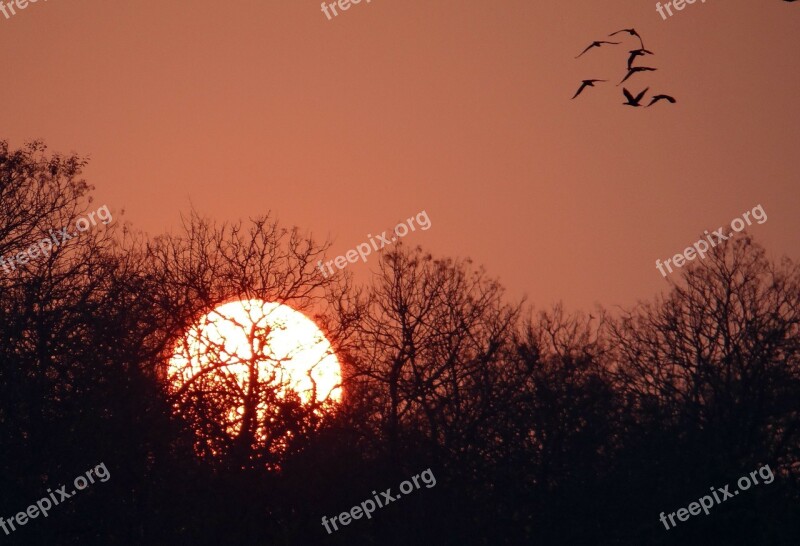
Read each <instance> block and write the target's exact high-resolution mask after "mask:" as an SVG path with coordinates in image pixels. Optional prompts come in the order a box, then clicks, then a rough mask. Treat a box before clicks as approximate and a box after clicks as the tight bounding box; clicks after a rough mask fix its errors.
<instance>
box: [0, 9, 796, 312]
mask: <svg viewBox="0 0 800 546" xmlns="http://www.w3.org/2000/svg"><path fill="white" fill-rule="evenodd" d="M631 26H633V27H635V28H636V29H637V30H638V31H639V32H640V33H641V34H642V36H643V38H644V42H645V46H646V47H647V48H648V49H651V50H653V51H654V52H655V55H654V56H652V57H648V58H647V59H646V65H647V66H654V67H657V68H658V71H657V72H654V73H648V74H645V75H636V76H634V77H633V78H631V80H629V81H628V82H626V83H625V86H626V87H627V88H628V89H630V90H631V91H634V92H638V91H640V90H642V89H644V88H645V87H647V86H649V87H650V91H651V93H668V94H670V95H674V96H675V97H676V98H677V99H678V103H677V104H675V105H670V104H667V103H659V104H658V105H656V106H654V107H653V108H650V109H641V108H640V109H634V108H628V107H623V106H622V105H621V103H622V102H623V96H622V92H621V89H622V87H616V86H615V84H616V83H617V82H618V81H619V80H620V79H621V78H622V77H623V76H624V75H625V61H626V59H627V51H628V50H629V49H633V48H634V46H635V45H637V43H638V42H636V40H635V39H634V38H632V37H629V36H626V37H623V40H624V43H623V44H622V45H620V46H611V47H608V48H605V47H604V48H602V49H600V50H595V51H592V52H590V53H587V54H586V55H584V56H583V57H581V58H580V59H578V60H575V59H574V57H575V55H577V54H578V53H579V52H580V51H581V50H582V49H583V48H584V47H586V46H587V45H588V44H589V43H590V42H591V41H592V40H599V39H607V35H608V34H609V33H610V32H612V31H615V30H618V29H621V28H625V27H631ZM799 31H800V5H799V4H797V3H786V2H782V1H779V0H760V1H758V2H756V1H753V0H724V1H722V0H708V1H707V2H705V3H700V2H696V3H695V4H693V5H687V6H686V8H685V9H684V10H682V11H680V12H676V14H675V15H674V16H673V17H671V18H670V19H668V20H666V21H662V19H661V17H660V16H659V15H658V14H657V12H656V10H655V2H653V1H650V0H637V1H634V0H625V1H614V2H596V1H590V0H582V1H579V2H531V1H523V0H505V1H502V2H477V1H474V0H471V1H455V0H427V1H423V0H402V1H399V0H372V2H371V3H369V4H368V3H366V1H362V2H361V3H360V4H358V5H354V6H352V7H351V8H350V9H349V10H348V11H346V12H343V13H341V14H340V15H339V16H338V17H336V18H334V19H333V20H330V21H329V20H328V19H327V18H326V16H325V15H324V14H323V13H322V11H321V9H320V2H318V1H314V0H291V1H288V2H276V1H275V0H268V1H266V2H264V1H256V0H246V1H243V0H237V1H233V2H218V1H210V0H193V1H192V2H188V1H183V2H108V1H101V0H90V1H82V2H72V1H65V0H50V1H49V2H43V1H39V2H37V3H36V4H30V5H29V6H28V7H27V8H26V9H25V10H22V11H19V12H18V13H17V14H16V15H14V16H13V17H11V18H9V19H6V18H4V17H3V16H2V15H0V50H1V51H2V55H3V65H4V74H5V77H4V78H3V83H2V85H0V104H1V105H2V106H0V138H8V139H9V140H10V143H11V145H12V147H19V146H21V145H22V144H23V143H24V142H25V141H27V140H31V139H35V138H40V139H43V140H45V141H46V143H47V144H48V145H49V146H50V148H51V150H52V151H60V152H64V153H68V152H72V151H74V152H77V153H79V154H84V155H89V156H90V157H91V164H90V167H89V168H88V169H87V170H86V173H85V174H86V177H87V178H88V180H89V181H90V182H91V183H92V184H94V185H95V186H96V188H97V190H96V194H95V195H96V200H97V201H98V206H99V205H100V204H107V205H108V206H109V208H110V209H111V210H112V211H114V212H115V219H117V220H126V221H128V222H130V223H132V225H133V227H134V228H136V229H141V230H144V231H146V232H147V233H150V234H152V235H156V234H158V233H162V232H164V231H169V230H174V229H176V227H177V226H178V225H179V224H180V215H181V213H186V212H187V211H188V210H189V209H190V207H191V206H194V207H195V208H196V209H197V210H198V211H199V212H201V213H203V214H206V215H208V216H210V217H212V218H215V219H217V220H221V221H222V220H235V219H239V218H247V217H253V216H257V215H261V214H265V213H266V212H267V211H269V210H271V211H272V212H273V213H274V214H275V215H276V216H277V217H278V218H279V219H280V220H281V222H283V223H284V224H287V225H297V226H298V227H300V228H301V229H304V230H309V231H311V232H312V233H313V234H314V236H315V237H318V238H320V239H325V238H326V237H330V238H331V239H332V240H333V246H332V248H331V250H330V253H329V259H330V258H333V257H335V256H336V255H339V254H343V253H345V252H346V251H347V250H348V249H351V248H354V247H355V246H356V245H357V244H359V243H362V242H364V241H365V240H366V239H367V234H369V233H371V234H373V235H374V234H375V233H380V232H381V230H383V229H390V228H391V227H392V226H394V225H395V224H396V223H398V222H402V221H404V220H405V219H406V218H408V217H410V216H412V215H416V214H417V213H418V212H420V211H422V210H425V211H427V213H428V215H429V217H430V220H431V223H432V227H431V229H429V230H427V231H419V230H418V231H417V232H415V233H411V234H409V235H408V236H407V237H406V238H405V241H406V242H407V243H408V244H410V245H416V244H419V245H422V246H423V247H424V248H426V249H428V250H430V251H432V252H433V253H434V254H435V255H438V256H462V257H467V256H469V257H471V258H473V259H474V261H475V262H476V263H477V264H481V265H484V266H485V267H486V268H487V270H488V272H489V273H490V274H491V275H493V276H496V277H498V278H499V279H500V280H501V282H502V283H503V284H504V285H505V286H506V287H507V288H508V290H509V295H510V296H512V297H515V298H516V297H520V296H522V295H525V294H527V295H528V297H529V299H530V301H531V302H532V303H534V304H535V305H536V306H537V307H546V306H549V305H550V304H551V303H553V302H556V301H558V300H563V301H564V302H565V303H566V304H567V306H568V307H570V308H584V309H589V308H591V307H592V306H593V305H594V304H596V303H597V304H602V305H605V306H614V305H616V304H621V305H630V304H632V303H634V302H635V301H637V300H640V299H647V298H650V297H652V296H653V295H655V294H656V293H658V292H659V291H661V290H664V289H666V288H667V282H666V281H665V280H664V279H663V278H662V276H661V275H660V274H659V273H658V271H657V270H656V269H655V266H654V263H655V260H656V259H657V258H660V259H662V260H663V259H665V258H668V257H671V256H672V255H674V254H676V253H678V252H681V251H682V250H683V249H684V248H685V247H688V246H690V245H691V244H692V243H693V242H695V241H696V240H697V239H698V238H699V236H700V235H702V232H703V230H709V231H711V230H713V229H716V228H717V227H719V226H721V225H722V226H727V224H728V223H729V222H730V221H731V220H732V219H733V218H735V217H737V216H740V215H741V214H742V213H743V212H744V211H749V210H751V209H752V208H753V207H754V206H756V205H758V204H761V205H762V206H763V209H764V210H765V211H766V213H767V215H768V221H767V222H766V223H764V224H761V225H754V226H753V227H752V228H751V230H750V232H751V234H752V235H754V236H755V238H756V240H757V241H758V242H760V243H762V244H764V245H765V246H766V247H767V250H768V252H769V254H770V256H771V257H779V256H781V255H784V254H786V255H789V256H790V257H792V258H793V259H798V258H800V255H799V254H798V250H799V249H800V230H799V229H798V228H800V215H799V214H798V210H800V190H799V189H798V184H799V183H800V162H798V161H797V157H796V154H797V144H798V140H799V138H798V137H800V96H798V89H800V55H798V47H797V46H798V43H797V40H798V32H799ZM640 64H645V62H642V63H640ZM584 78H601V79H609V80H611V81H609V82H608V83H605V84H600V85H599V86H598V87H596V88H594V89H587V90H586V91H585V92H584V93H583V94H582V95H581V96H580V97H578V98H577V99H575V100H574V101H571V100H570V97H571V96H572V95H573V93H574V92H575V90H576V89H577V87H578V85H579V83H580V80H582V79H584ZM123 208H124V209H125V211H126V213H125V216H123V217H119V216H118V215H117V214H116V213H117V212H118V211H120V209H123ZM375 264H376V260H375V259H374V258H372V259H370V261H368V262H367V264H366V265H365V264H361V263H357V264H353V265H351V266H350V267H349V268H348V271H351V272H353V273H354V274H356V276H357V278H358V279H364V278H365V273H366V272H367V271H368V270H369V269H370V268H374V266H375Z"/></svg>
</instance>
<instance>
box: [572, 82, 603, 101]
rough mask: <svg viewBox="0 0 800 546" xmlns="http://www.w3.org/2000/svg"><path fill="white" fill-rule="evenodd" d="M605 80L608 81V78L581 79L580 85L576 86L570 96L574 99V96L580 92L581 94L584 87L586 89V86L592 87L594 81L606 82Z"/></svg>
mask: <svg viewBox="0 0 800 546" xmlns="http://www.w3.org/2000/svg"><path fill="white" fill-rule="evenodd" d="M607 81H608V80H583V83H581V86H580V87H579V88H578V90H577V91H576V92H575V94H574V95H572V98H573V99H574V98H575V97H577V96H578V95H580V94H581V92H582V91H583V90H584V89H586V88H587V87H594V84H595V83H596V82H607Z"/></svg>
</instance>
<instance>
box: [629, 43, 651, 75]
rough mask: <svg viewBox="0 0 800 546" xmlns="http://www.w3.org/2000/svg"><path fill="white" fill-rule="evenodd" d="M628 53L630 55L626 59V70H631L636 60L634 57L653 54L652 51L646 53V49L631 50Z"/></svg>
mask: <svg viewBox="0 0 800 546" xmlns="http://www.w3.org/2000/svg"><path fill="white" fill-rule="evenodd" d="M628 53H630V54H631V56H630V57H628V70H630V69H631V68H633V61H635V60H636V57H640V56H641V57H643V56H645V55H652V54H653V52H652V51H648V50H647V49H644V48H642V49H631V50H630V51H629V52H628Z"/></svg>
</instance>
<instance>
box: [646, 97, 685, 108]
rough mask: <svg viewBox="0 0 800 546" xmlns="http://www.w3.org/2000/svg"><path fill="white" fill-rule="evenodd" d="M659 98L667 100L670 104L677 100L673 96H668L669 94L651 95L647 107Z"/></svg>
mask: <svg viewBox="0 0 800 546" xmlns="http://www.w3.org/2000/svg"><path fill="white" fill-rule="evenodd" d="M660 100H666V101H669V102H670V104H675V103H676V102H678V101H677V100H675V97H670V96H669V95H654V96H653V100H651V101H650V104H648V105H647V107H648V108H649V107H651V106H653V105H654V104H655V103H657V102H658V101H660Z"/></svg>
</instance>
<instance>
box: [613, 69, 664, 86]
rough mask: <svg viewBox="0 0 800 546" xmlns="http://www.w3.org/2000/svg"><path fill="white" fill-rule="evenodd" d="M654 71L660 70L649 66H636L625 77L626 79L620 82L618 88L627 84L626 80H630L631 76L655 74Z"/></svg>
mask: <svg viewBox="0 0 800 546" xmlns="http://www.w3.org/2000/svg"><path fill="white" fill-rule="evenodd" d="M654 70H658V69H657V68H650V67H649V66H634V67H633V68H631V69H630V70H628V73H627V74H626V75H625V77H624V78H622V81H621V82H619V83H618V84H617V86H618V87H619V86H620V85H622V84H623V83H624V82H625V80H627V79H628V78H630V77H631V76H633V75H634V74H636V73H637V72H653V71H654Z"/></svg>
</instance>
